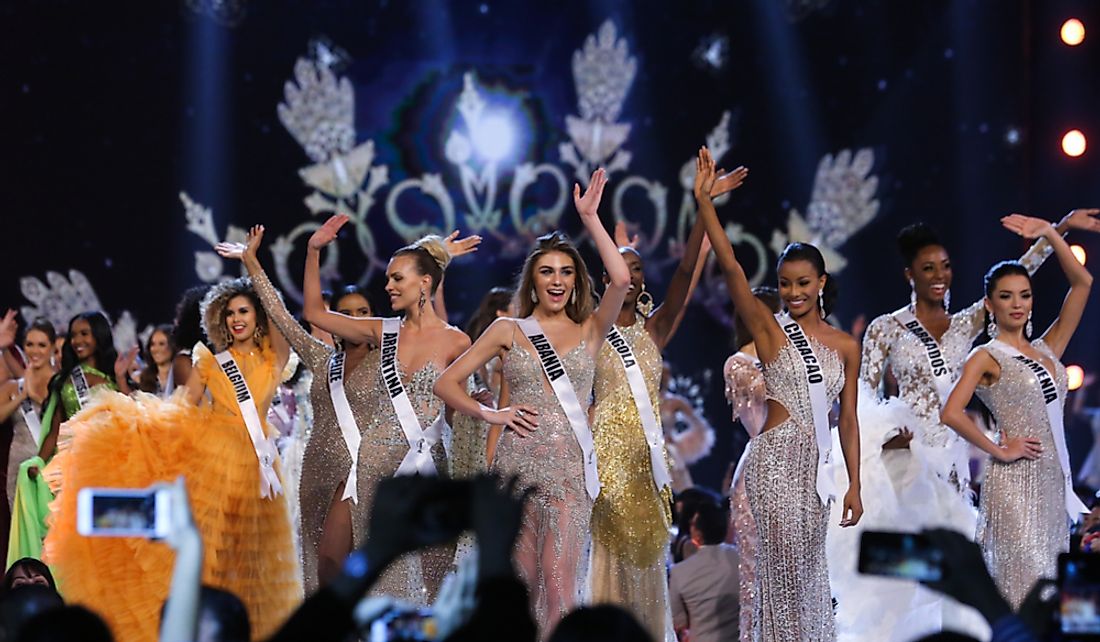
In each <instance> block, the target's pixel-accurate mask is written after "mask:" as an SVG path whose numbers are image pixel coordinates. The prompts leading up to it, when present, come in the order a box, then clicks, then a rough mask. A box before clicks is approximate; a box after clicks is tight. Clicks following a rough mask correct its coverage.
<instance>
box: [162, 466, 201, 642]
mask: <svg viewBox="0 0 1100 642" xmlns="http://www.w3.org/2000/svg"><path fill="white" fill-rule="evenodd" d="M162 487H163V488H166V489H167V490H168V491H169V493H170V495H171V498H172V500H171V512H172V530H171V533H169V535H168V537H167V539H166V540H165V541H166V542H167V543H168V545H169V546H171V547H172V548H174V549H175V550H176V561H175V564H174V565H173V567H172V584H171V586H170V588H169V592H168V601H167V602H166V603H165V607H164V619H163V620H162V621H161V625H160V642H190V641H191V640H197V639H198V633H199V604H200V596H201V594H202V559H203V547H202V535H200V534H199V530H198V529H197V528H196V527H195V521H194V519H193V518H192V517H191V502H190V500H189V499H188V497H187V487H186V486H185V485H184V482H183V478H182V477H180V478H179V479H177V480H176V482H175V483H174V484H172V485H164V486H162Z"/></svg>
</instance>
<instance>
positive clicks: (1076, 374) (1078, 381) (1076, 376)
mask: <svg viewBox="0 0 1100 642" xmlns="http://www.w3.org/2000/svg"><path fill="white" fill-rule="evenodd" d="M1066 378H1067V379H1069V389H1070V390H1077V389H1078V388H1080V387H1081V385H1082V384H1083V383H1085V369H1084V368H1082V367H1081V366H1066Z"/></svg>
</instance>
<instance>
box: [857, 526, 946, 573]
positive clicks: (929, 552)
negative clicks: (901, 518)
mask: <svg viewBox="0 0 1100 642" xmlns="http://www.w3.org/2000/svg"><path fill="white" fill-rule="evenodd" d="M943 562H944V560H943V552H942V551H940V550H939V549H938V548H936V546H934V545H933V544H932V542H930V541H928V539H926V538H925V537H924V536H923V535H920V534H918V533H893V532H885V531H864V533H863V536H862V537H861V538H860V543H859V572H860V573H863V574H865V575H882V576H885V577H896V578H900V579H906V580H915V581H918V582H938V581H940V580H942V579H943V574H944V569H943Z"/></svg>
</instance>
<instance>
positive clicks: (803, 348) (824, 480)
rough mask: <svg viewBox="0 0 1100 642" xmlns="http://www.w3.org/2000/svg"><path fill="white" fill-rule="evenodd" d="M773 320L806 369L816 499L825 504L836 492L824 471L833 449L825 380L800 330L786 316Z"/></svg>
mask: <svg viewBox="0 0 1100 642" xmlns="http://www.w3.org/2000/svg"><path fill="white" fill-rule="evenodd" d="M775 318H776V321H778V322H779V327H781V328H783V333H784V334H786V335H787V340H788V341H790V342H791V345H792V346H794V349H795V350H796V351H798V354H799V356H801V357H802V364H803V366H805V369H806V386H807V388H809V391H810V410H811V412H812V414H813V418H814V435H815V436H816V438H817V496H818V497H819V498H820V499H821V503H822V504H828V503H829V500H830V499H831V498H833V497H835V496H836V495H837V489H836V482H834V481H833V477H832V475H830V474H829V471H828V470H826V466H827V465H828V463H829V453H830V452H831V451H832V449H833V438H832V434H831V433H830V432H829V400H828V398H827V396H826V391H825V376H824V374H823V373H822V371H821V362H820V361H819V360H818V358H817V354H816V353H814V349H813V346H812V345H810V340H809V339H808V338H807V337H806V333H804V332H803V331H802V326H800V325H798V323H796V322H795V320H794V319H792V318H791V317H790V315H788V314H786V313H784V314H779V315H776V317H775Z"/></svg>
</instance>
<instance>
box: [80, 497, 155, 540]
mask: <svg viewBox="0 0 1100 642" xmlns="http://www.w3.org/2000/svg"><path fill="white" fill-rule="evenodd" d="M171 511H172V489H171V488H169V487H164V486H162V487H159V488H158V487H153V488H136V489H135V488H81V489H80V491H79V492H78V493H77V496H76V530H77V532H78V533H80V534H81V535H84V536H85V537H144V538H146V539H164V538H165V537H168V535H169V534H170V533H171V530H172V512H171Z"/></svg>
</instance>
